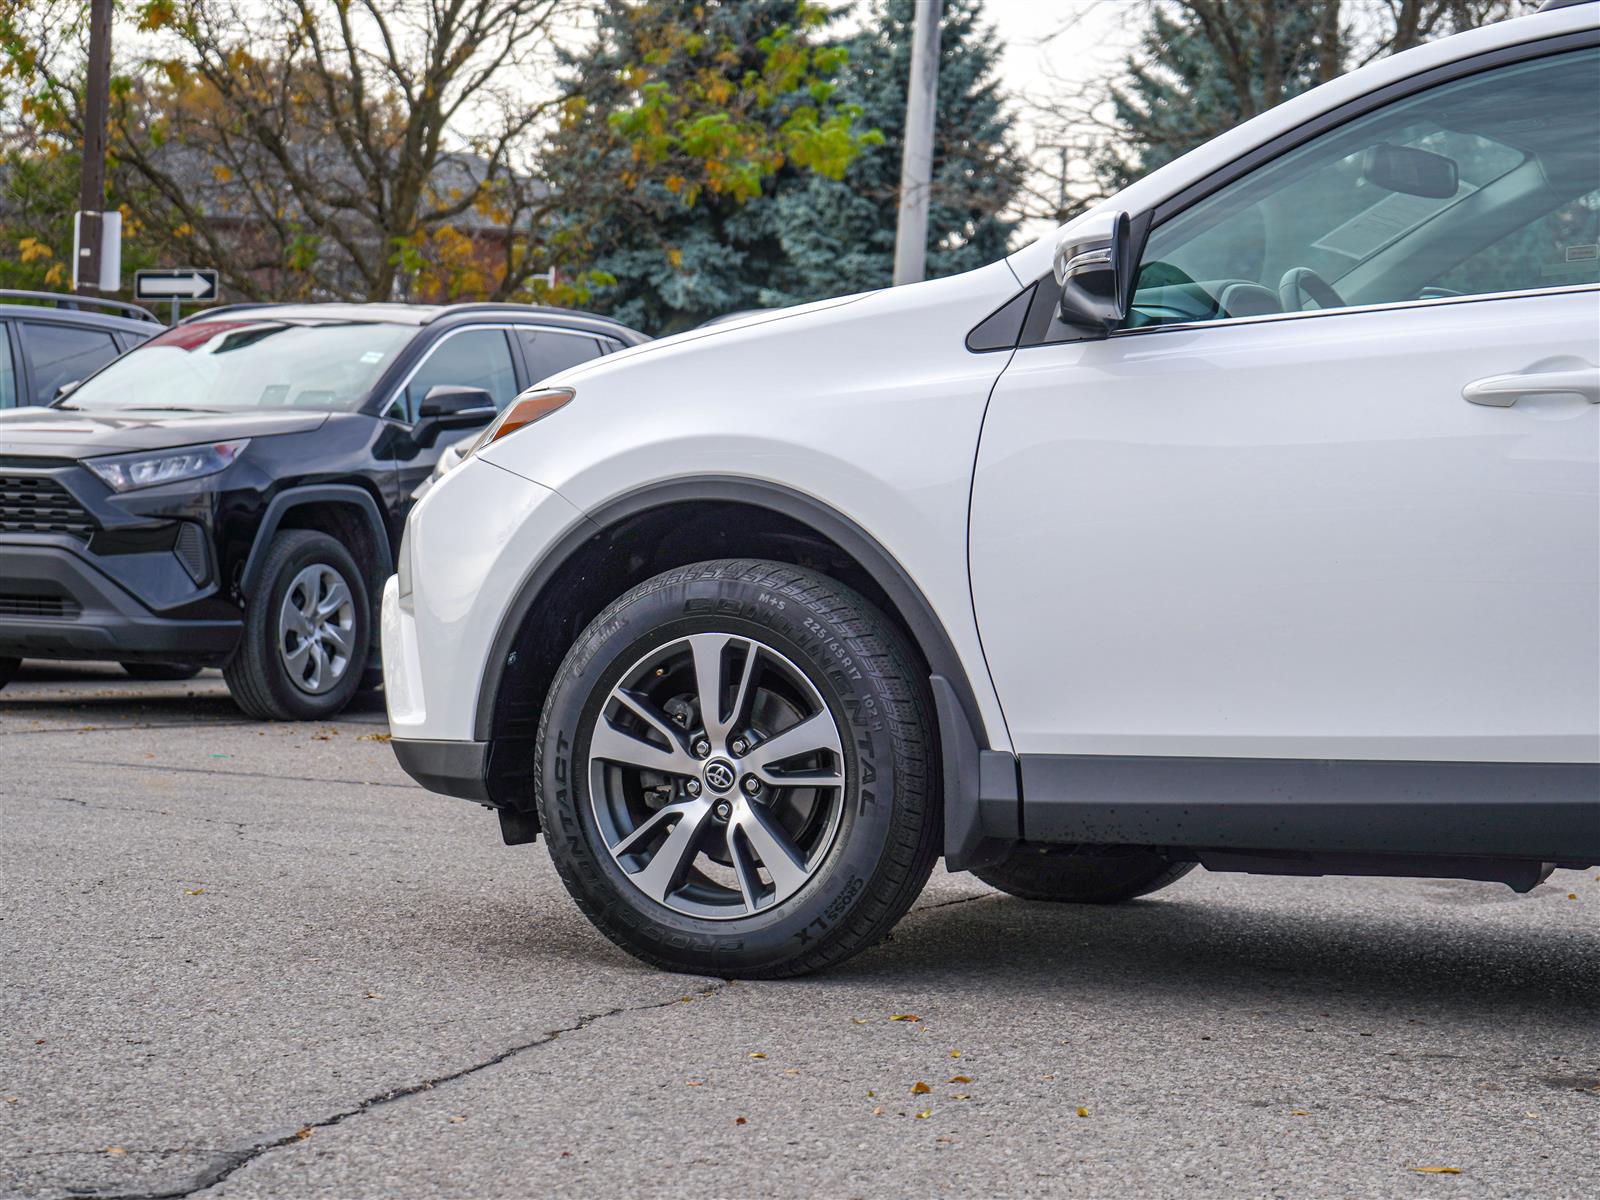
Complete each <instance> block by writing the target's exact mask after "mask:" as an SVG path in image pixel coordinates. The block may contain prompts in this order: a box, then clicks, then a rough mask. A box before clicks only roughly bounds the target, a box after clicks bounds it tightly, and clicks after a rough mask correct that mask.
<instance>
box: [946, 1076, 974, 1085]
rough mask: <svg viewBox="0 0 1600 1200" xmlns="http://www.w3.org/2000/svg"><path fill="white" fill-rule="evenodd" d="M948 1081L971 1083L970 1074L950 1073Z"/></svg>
mask: <svg viewBox="0 0 1600 1200" xmlns="http://www.w3.org/2000/svg"><path fill="white" fill-rule="evenodd" d="M949 1082H951V1083H971V1082H972V1076H971V1075H952V1076H950V1080H949Z"/></svg>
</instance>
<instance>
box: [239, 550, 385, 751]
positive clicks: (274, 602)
mask: <svg viewBox="0 0 1600 1200" xmlns="http://www.w3.org/2000/svg"><path fill="white" fill-rule="evenodd" d="M297 533H303V534H304V536H296V537H295V538H294V543H293V544H292V545H291V547H290V548H289V549H288V550H287V552H286V553H284V554H282V555H274V558H275V559H276V562H275V563H274V567H275V570H273V572H272V573H271V576H270V581H269V583H268V585H267V587H266V588H264V589H263V590H262V591H261V593H260V594H259V598H258V601H257V603H255V604H254V605H252V608H251V613H250V617H251V621H250V625H251V630H250V635H251V637H252V639H253V640H254V642H255V647H254V649H255V658H256V663H257V669H258V671H259V673H260V675H261V677H262V682H263V683H265V684H266V687H267V691H268V692H269V693H270V694H271V696H272V698H273V700H274V701H275V702H276V703H277V704H278V705H279V706H280V707H282V708H283V709H284V710H286V711H289V712H292V713H294V714H295V715H296V716H297V717H298V718H299V719H301V720H317V719H321V718H326V717H332V716H335V715H336V714H338V713H339V712H341V711H342V710H343V709H344V708H345V707H346V706H347V705H348V704H349V703H350V700H351V698H352V697H353V696H354V695H355V694H356V690H357V688H358V687H359V685H360V683H361V673H362V671H363V670H365V668H366V662H367V655H368V649H369V643H370V642H371V639H372V616H371V606H370V604H369V602H368V597H367V585H366V580H364V579H363V578H362V576H361V569H360V568H359V567H358V566H357V565H356V561H355V558H354V556H353V555H351V553H350V552H349V551H348V550H346V549H345V548H344V547H343V546H341V545H340V544H339V543H338V542H336V541H334V539H333V538H331V537H329V536H328V535H327V534H324V533H315V532H312V531H297ZM315 563H321V564H323V565H325V566H329V567H332V568H333V569H334V570H336V571H338V572H339V574H340V575H341V576H342V577H343V579H344V582H345V586H346V587H348V588H349V589H350V598H351V603H352V604H353V605H354V607H355V617H356V620H355V649H354V651H353V652H352V654H351V656H350V662H349V664H348V665H347V666H346V667H345V671H344V675H343V676H341V677H340V679H339V682H338V683H337V684H335V685H334V686H333V687H332V688H330V689H329V690H328V691H326V692H323V693H322V694H321V695H315V696H314V695H312V694H310V693H309V692H305V691H302V690H301V689H300V688H299V687H297V686H295V683H294V680H292V679H291V678H290V677H289V670H288V668H287V667H286V666H285V665H284V662H283V656H282V655H281V654H280V653H279V652H278V641H277V639H278V610H279V609H280V608H281V607H282V606H283V601H284V598H285V596H287V594H288V591H289V585H290V584H291V583H293V582H294V578H295V576H296V575H298V574H299V573H300V572H301V571H303V570H304V569H305V568H306V567H309V566H311V565H313V564H315Z"/></svg>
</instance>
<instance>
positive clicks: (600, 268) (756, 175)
mask: <svg viewBox="0 0 1600 1200" xmlns="http://www.w3.org/2000/svg"><path fill="white" fill-rule="evenodd" d="M597 18H598V26H597V32H596V36H595V38H594V40H593V41H592V43H591V44H590V45H589V47H588V48H587V49H586V50H585V51H584V52H583V53H582V54H580V55H574V56H570V57H569V58H568V59H567V62H566V67H567V79H566V84H567V88H568V91H569V93H570V95H571V96H572V100H571V101H570V102H569V105H568V110H567V114H566V119H565V120H563V122H562V124H561V127H560V129H559V130H558V131H557V132H556V134H555V136H554V138H553V139H552V142H551V144H550V146H549V147H548V150H547V153H546V155H545V163H544V169H545V174H546V175H547V177H548V179H549V184H550V187H551V188H552V189H553V190H554V191H555V193H556V194H557V196H558V197H559V201H560V202H559V209H558V220H557V222H556V225H555V228H554V231H553V233H552V235H551V240H552V246H553V249H554V251H555V252H556V254H557V256H558V258H559V259H561V260H563V261H565V262H566V263H568V264H570V265H571V266H573V267H575V268H576V269H578V270H579V271H582V272H584V273H585V275H586V283H585V284H584V286H581V287H580V288H579V289H578V291H577V292H576V294H572V295H561V296H558V298H561V299H567V300H575V301H578V302H581V303H584V304H585V305H587V306H589V307H591V308H596V309H599V310H601V311H608V312H611V313H612V314H614V315H615V316H617V317H618V318H619V319H621V320H622V321H625V322H627V323H628V324H631V325H634V326H636V327H638V328H640V329H644V330H648V331H650V332H653V333H658V334H660V333H672V332H676V331H678V330H681V329H686V328H690V327H692V326H694V325H696V324H698V323H700V322H701V321H704V320H706V319H708V318H710V317H713V316H718V315H721V314H723V313H727V312H731V311H735V310H738V309H744V308H754V307H759V306H761V305H762V304H763V303H764V296H765V292H766V289H767V288H768V285H769V281H770V280H773V279H775V278H779V277H782V276H783V275H784V274H785V269H786V263H785V258H786V251H785V248H784V246H783V243H782V240H781V238H780V236H779V231H780V223H779V222H778V220H777V219H776V212H777V202H778V198H780V197H782V196H783V195H784V194H786V193H788V192H791V191H795V190H800V189H803V188H804V187H805V186H806V183H807V181H808V180H809V179H811V178H813V177H814V176H819V175H820V176H822V177H827V176H829V175H832V176H835V177H837V176H838V175H840V174H841V173H842V172H843V171H844V170H845V169H846V165H847V164H848V163H849V162H850V160H851V159H852V157H853V156H854V155H855V154H856V153H857V152H858V151H859V150H860V149H861V148H862V147H863V146H864V145H870V144H871V143H874V142H876V141H877V140H879V139H878V138H877V136H876V135H875V134H871V133H870V132H869V131H866V130H864V129H863V128H862V126H861V123H860V122H859V121H858V120H857V115H858V114H857V112H856V110H855V109H854V107H853V106H850V105H846V104H842V103H840V102H839V101H838V100H837V99H836V98H835V95H834V92H835V77H836V76H837V75H838V73H839V70H840V68H841V67H842V65H843V63H844V59H845V55H844V52H843V50H842V49H841V48H840V47H839V46H838V45H837V43H835V42H832V41H830V40H829V38H828V36H827V26H828V24H829V22H830V21H831V20H832V19H833V14H832V13H830V12H829V11H828V10H826V9H824V8H822V7H821V6H820V5H817V4H815V3H812V2H810V0H720V2H719V0H701V2H700V3H696V4H694V5H688V4H685V3H683V2H682V0H643V2H642V3H640V2H630V0H605V3H604V4H603V6H602V7H601V8H600V10H599V12H598V14H597Z"/></svg>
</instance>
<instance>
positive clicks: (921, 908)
mask: <svg viewBox="0 0 1600 1200" xmlns="http://www.w3.org/2000/svg"><path fill="white" fill-rule="evenodd" d="M1004 894H1005V893H1003V892H984V893H983V894H982V895H978V896H957V897H956V898H955V899H954V900H941V901H939V903H937V904H918V905H916V906H915V907H913V908H912V909H911V911H910V912H908V913H907V914H906V916H908V917H909V916H911V915H912V913H925V912H932V911H933V910H934V909H936V908H949V907H950V906H951V905H952V904H971V903H972V902H973V901H974V900H998V899H999V898H1000V897H1001V896H1002V895H1004Z"/></svg>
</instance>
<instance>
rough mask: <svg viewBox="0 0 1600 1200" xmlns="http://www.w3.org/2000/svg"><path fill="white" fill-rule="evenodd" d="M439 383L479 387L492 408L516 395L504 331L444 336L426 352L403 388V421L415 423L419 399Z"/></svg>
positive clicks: (485, 330)
mask: <svg viewBox="0 0 1600 1200" xmlns="http://www.w3.org/2000/svg"><path fill="white" fill-rule="evenodd" d="M440 384H449V385H450V386H452V387H475V388H482V389H483V390H484V391H486V392H488V393H489V395H491V396H493V397H494V406H495V407H496V408H504V407H505V406H506V405H507V404H509V403H510V402H511V397H513V396H515V395H516V394H517V373H516V370H515V369H514V368H513V367H512V365H511V347H510V345H508V344H507V342H506V335H505V331H504V330H502V329H465V330H462V331H461V332H460V333H452V334H448V335H446V336H445V338H444V340H443V341H441V342H439V343H438V345H436V346H434V348H433V349H432V350H431V351H429V353H428V357H427V358H425V359H423V360H422V365H421V366H420V367H418V368H417V373H416V374H415V375H413V376H412V377H411V382H410V383H409V384H407V385H406V395H405V404H406V411H405V415H404V417H403V419H404V420H407V421H415V420H416V419H417V409H418V407H419V406H420V405H421V404H422V398H423V397H424V396H426V395H427V394H428V392H429V390H430V389H431V388H435V387H438V386H439V385H440ZM391 415H398V414H391Z"/></svg>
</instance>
